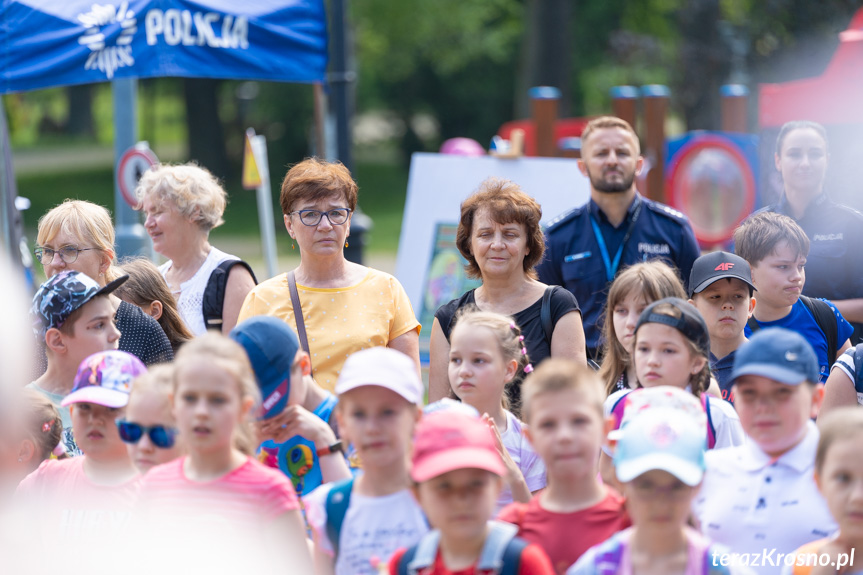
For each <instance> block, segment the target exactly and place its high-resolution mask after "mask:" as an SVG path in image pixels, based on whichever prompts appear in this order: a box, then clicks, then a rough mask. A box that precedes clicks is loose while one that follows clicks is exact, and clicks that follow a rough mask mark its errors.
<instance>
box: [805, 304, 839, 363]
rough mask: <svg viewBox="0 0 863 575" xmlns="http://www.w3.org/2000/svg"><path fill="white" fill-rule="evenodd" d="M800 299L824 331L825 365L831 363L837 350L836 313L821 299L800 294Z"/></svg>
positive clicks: (837, 329) (837, 328) (837, 326)
mask: <svg viewBox="0 0 863 575" xmlns="http://www.w3.org/2000/svg"><path fill="white" fill-rule="evenodd" d="M800 301H802V302H803V305H805V306H806V307H807V308H808V309H809V311H810V312H811V313H812V315H813V316H814V317H815V323H817V324H818V327H819V328H821V331H823V332H824V337H826V338H827V365H828V366H829V365H833V362H834V361H836V352H837V351H838V350H839V323H838V321H839V320H838V319H837V318H836V313H835V312H834V311H833V308H832V307H830V306H829V305H828V304H827V302H825V301H823V300H820V299H816V298H811V297H806V296H805V295H801V296H800Z"/></svg>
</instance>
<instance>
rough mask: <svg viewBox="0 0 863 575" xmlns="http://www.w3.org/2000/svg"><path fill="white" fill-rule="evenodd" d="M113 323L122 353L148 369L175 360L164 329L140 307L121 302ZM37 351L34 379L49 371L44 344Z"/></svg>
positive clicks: (41, 343)
mask: <svg viewBox="0 0 863 575" xmlns="http://www.w3.org/2000/svg"><path fill="white" fill-rule="evenodd" d="M114 323H115V324H116V326H117V330H118V331H119V332H120V350H121V351H125V352H128V353H131V354H132V355H134V356H136V357H137V358H138V359H140V360H141V361H143V362H144V364H145V365H148V366H149V365H153V364H156V363H164V362H168V361H173V360H174V350H173V348H172V347H171V342H170V341H169V340H168V336H166V335H165V332H164V331H162V326H160V325H159V322H157V321H156V320H155V319H153V318H152V317H150V316H149V315H147V314H146V313H144V311H143V310H142V309H141V308H139V307H138V306H136V305H132V304H130V303H127V302H124V301H121V302H120V306H119V307H118V308H117V313H115V314H114ZM37 347H38V350H37V352H36V354H37V355H36V363H37V366H36V374H35V377H34V379H35V378H37V377H39V376H41V375H42V374H43V373H45V370H46V369H48V359H47V358H46V357H45V341H44V340H43V341H41V342H40V344H39V345H38V346H37Z"/></svg>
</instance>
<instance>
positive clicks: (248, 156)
mask: <svg viewBox="0 0 863 575" xmlns="http://www.w3.org/2000/svg"><path fill="white" fill-rule="evenodd" d="M260 185H261V173H260V171H258V161H257V160H256V159H255V153H254V152H253V151H252V139H251V135H250V134H248V133H247V134H246V150H245V152H244V153H243V187H244V188H245V189H247V190H254V189H255V188H257V187H258V186H260Z"/></svg>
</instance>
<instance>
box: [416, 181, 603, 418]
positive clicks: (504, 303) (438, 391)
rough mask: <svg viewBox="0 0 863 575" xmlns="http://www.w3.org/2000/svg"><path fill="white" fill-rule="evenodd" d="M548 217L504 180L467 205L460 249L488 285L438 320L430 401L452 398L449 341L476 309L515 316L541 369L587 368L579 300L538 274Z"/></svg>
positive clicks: (445, 308)
mask: <svg viewBox="0 0 863 575" xmlns="http://www.w3.org/2000/svg"><path fill="white" fill-rule="evenodd" d="M541 217H542V208H541V207H540V205H539V204H538V203H537V202H536V200H534V199H533V198H531V197H530V196H528V195H527V194H526V193H524V192H523V191H522V190H521V188H520V187H519V186H518V184H516V183H514V182H511V181H509V180H503V179H498V178H489V179H487V180H485V181H484V182H483V183H482V184H480V187H479V189H478V190H477V191H476V193H474V194H473V195H472V196H470V197H469V198H468V199H466V200H465V201H464V202H463V203H462V205H461V219H460V221H459V225H458V232H457V235H456V244H457V245H458V249H459V251H460V252H461V254H462V255H463V256H464V258H465V259H466V260H467V262H468V264H467V266H465V270H466V272H467V275H468V276H469V277H472V278H478V279H481V280H482V285H481V286H480V287H478V288H476V289H475V290H470V291H468V292H467V293H465V294H464V295H462V296H461V297H459V298H456V299H454V300H452V301H450V302H449V303H446V304H444V305H442V306H441V307H440V308H439V309H438V310H437V312H436V313H435V320H434V324H433V325H432V332H431V343H430V349H429V354H430V364H429V401H437V400H438V399H441V398H442V397H444V396H446V395H447V394H448V392H449V389H450V382H449V381H448V378H447V366H448V365H449V354H450V343H449V337H450V332H451V330H452V328H453V325H454V321H455V318H456V315H457V313H456V312H458V310H459V309H461V308H463V307H467V306H472V305H475V306H476V307H478V308H479V309H480V310H482V311H493V312H496V313H500V314H503V315H507V316H512V317H513V319H514V320H515V323H516V324H517V325H518V327H519V328H520V329H521V332H522V333H523V334H524V340H523V342H524V346H525V351H526V352H527V355H529V356H530V358H531V361H532V362H533V364H534V365H537V364H539V363H540V362H541V361H542V360H544V359H545V358H547V357H563V358H566V359H573V360H576V361H579V362H581V363H585V362H586V361H587V355H586V352H585V348H584V328H583V327H582V324H581V310H580V309H579V308H578V302H577V301H576V300H575V296H573V295H572V294H571V293H570V292H569V291H567V290H565V289H562V288H553V287H550V286H547V285H545V284H544V283H541V282H540V281H538V280H537V276H536V272H535V271H534V267H535V266H536V265H537V264H538V263H539V262H541V261H542V257H543V254H544V253H545V238H544V237H543V233H542V227H541V226H540V224H539V221H540V218H541ZM544 302H545V303H544ZM543 308H545V310H546V311H547V314H544V313H543ZM543 315H546V318H545V320H546V321H544V320H543ZM520 380H521V374H520V375H519V376H517V379H516V381H515V382H514V385H513V386H512V387H511V388H510V399H511V401H512V404H513V406H514V407H515V408H516V409H517V407H518V402H519V398H520V396H521V393H520V384H519V382H520Z"/></svg>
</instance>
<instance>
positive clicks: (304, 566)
mask: <svg viewBox="0 0 863 575" xmlns="http://www.w3.org/2000/svg"><path fill="white" fill-rule="evenodd" d="M173 386H174V416H175V418H176V424H177V428H178V430H179V436H180V437H182V438H183V441H184V445H185V448H186V455H185V456H183V457H180V458H178V459H175V460H174V461H171V462H169V463H166V464H164V465H159V466H156V467H154V468H153V469H151V470H150V471H149V472H148V473H147V475H146V476H144V479H143V481H142V486H141V494H140V500H139V506H140V510H141V513H142V517H143V520H144V521H145V525H146V531H145V532H146V533H147V534H149V535H151V536H153V535H154V534H155V537H157V538H158V539H159V540H160V542H161V543H163V544H164V545H165V546H166V547H165V548H166V551H167V553H168V556H169V557H170V558H171V561H169V562H168V561H163V562H162V563H163V564H161V565H159V566H158V567H159V568H160V569H165V568H166V567H167V568H169V569H171V570H172V572H173V571H174V570H175V569H176V572H182V571H184V570H186V568H187V567H188V568H190V569H193V570H197V571H199V572H200V570H201V563H200V561H202V560H203V561H210V562H212V565H213V566H217V567H218V568H219V569H220V570H223V569H226V568H228V567H229V566H230V565H236V567H237V568H242V569H243V570H244V572H250V571H249V566H250V563H249V562H250V561H251V562H252V563H253V564H255V565H256V566H257V568H260V569H263V570H265V572H276V571H288V570H292V571H293V572H294V573H311V572H312V563H311V558H310V555H309V551H308V547H307V544H306V540H305V529H304V527H303V521H302V518H301V516H300V511H299V501H298V499H297V495H296V493H295V492H294V489H293V487H292V485H291V483H290V481H289V480H288V479H287V478H286V477H285V476H284V474H282V473H281V472H280V471H278V470H276V469H270V468H267V467H265V466H263V465H261V464H260V463H258V462H257V460H255V459H254V458H253V457H251V456H252V455H253V454H254V451H255V448H256V447H257V443H256V440H255V435H254V433H253V430H252V427H251V414H252V412H253V408H254V407H255V404H256V403H258V402H259V401H260V397H259V395H258V386H257V383H256V382H255V375H254V372H253V371H252V368H251V366H250V364H249V360H248V358H247V357H246V353H245V351H244V350H243V348H242V347H240V345H239V344H237V343H235V342H234V341H232V340H230V339H228V338H226V337H224V336H222V335H219V334H216V333H208V334H206V335H203V336H201V337H198V338H196V339H194V340H192V341H190V342H188V343H186V344H185V345H184V346H183V347H182V348H181V350H180V352H179V353H178V355H177V359H176V363H175V369H174V377H173ZM171 550H173V551H175V552H176V553H175V554H171ZM165 556H166V555H165V554H162V557H165ZM185 561H188V563H184V562H185ZM165 563H167V565H166V564H165ZM262 572H264V571H262Z"/></svg>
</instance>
